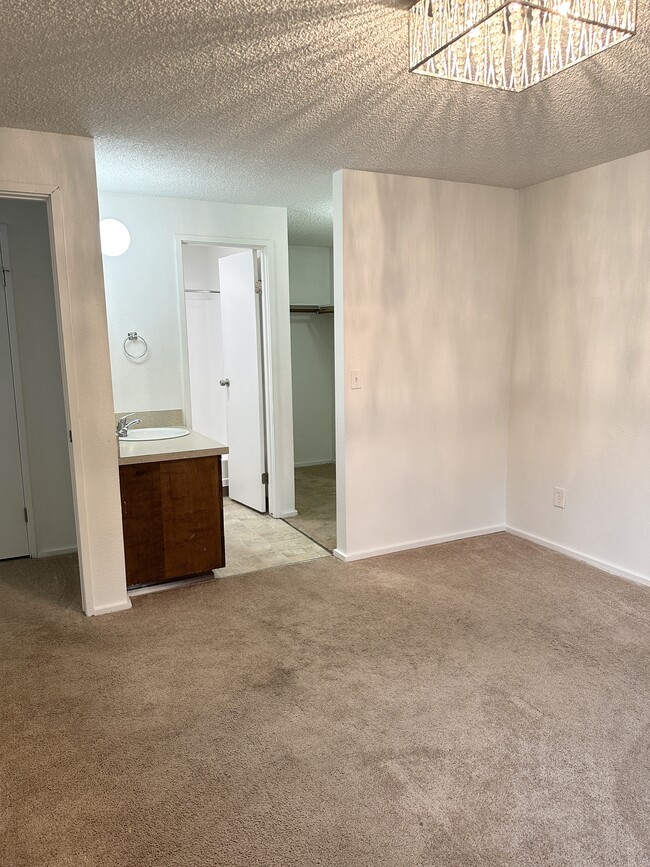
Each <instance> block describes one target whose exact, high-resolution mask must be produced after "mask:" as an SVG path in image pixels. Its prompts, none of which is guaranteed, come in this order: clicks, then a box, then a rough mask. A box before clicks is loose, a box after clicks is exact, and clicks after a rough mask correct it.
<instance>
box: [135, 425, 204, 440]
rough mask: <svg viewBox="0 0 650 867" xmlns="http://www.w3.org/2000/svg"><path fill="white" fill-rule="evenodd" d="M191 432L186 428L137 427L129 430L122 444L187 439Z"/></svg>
mask: <svg viewBox="0 0 650 867" xmlns="http://www.w3.org/2000/svg"><path fill="white" fill-rule="evenodd" d="M188 433H189V430H188V429H187V428H186V427H136V426H135V425H134V426H133V427H131V428H129V433H128V434H127V436H126V437H123V438H122V442H127V443H128V442H136V441H139V442H147V441H148V440H173V439H175V438H176V437H186V436H187V435H188Z"/></svg>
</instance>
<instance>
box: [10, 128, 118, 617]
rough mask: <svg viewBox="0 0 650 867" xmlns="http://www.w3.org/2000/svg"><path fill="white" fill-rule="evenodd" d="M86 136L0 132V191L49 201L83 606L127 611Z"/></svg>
mask: <svg viewBox="0 0 650 867" xmlns="http://www.w3.org/2000/svg"><path fill="white" fill-rule="evenodd" d="M96 191H97V181H96V177H95V159H94V150H93V143H92V140H91V139H85V138H78V137H76V136H62V135H55V134H52V133H39V132H31V131H28V130H15V129H0V194H9V195H15V194H17V193H30V194H32V195H35V196H42V197H44V198H46V199H47V201H48V203H49V210H50V218H51V232H52V235H51V237H52V239H53V248H54V256H55V267H56V290H57V304H58V314H59V323H60V328H61V336H62V350H63V360H64V365H65V378H64V383H65V391H66V394H67V400H68V425H69V427H70V429H71V430H72V437H73V445H72V446H71V454H72V464H73V492H74V500H75V517H76V522H77V541H78V548H79V559H80V568H81V587H82V596H83V606H84V610H85V611H86V613H88V614H100V613H105V612H107V611H114V610H118V609H120V608H129V607H130V602H129V599H128V596H127V594H126V578H125V573H124V545H123V542H122V517H121V509H120V493H119V478H118V468H117V445H116V440H115V424H114V420H113V419H114V414H113V401H112V393H111V372H110V363H109V354H108V340H107V330H106V308H105V303H104V284H103V279H102V263H101V252H100V246H99V213H98V207H97V192H96Z"/></svg>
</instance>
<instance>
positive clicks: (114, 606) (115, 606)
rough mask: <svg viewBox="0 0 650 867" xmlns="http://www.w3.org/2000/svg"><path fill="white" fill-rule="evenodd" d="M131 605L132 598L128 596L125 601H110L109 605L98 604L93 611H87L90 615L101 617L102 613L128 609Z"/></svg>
mask: <svg viewBox="0 0 650 867" xmlns="http://www.w3.org/2000/svg"><path fill="white" fill-rule="evenodd" d="M130 607H131V600H130V599H129V598H128V596H127V598H126V599H125V600H124V601H123V602H114V603H109V604H108V605H98V606H96V607H95V608H93V609H92V611H86V612H85V613H86V615H87V616H88V617H99V616H100V615H101V614H114V613H115V612H117V611H128V609H129V608H130Z"/></svg>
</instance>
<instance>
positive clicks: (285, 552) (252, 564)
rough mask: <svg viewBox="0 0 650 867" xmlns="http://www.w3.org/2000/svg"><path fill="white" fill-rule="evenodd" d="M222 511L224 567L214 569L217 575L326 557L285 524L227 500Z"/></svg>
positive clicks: (319, 547) (234, 573)
mask: <svg viewBox="0 0 650 867" xmlns="http://www.w3.org/2000/svg"><path fill="white" fill-rule="evenodd" d="M223 511H224V528H225V535H226V567H225V568H224V569H216V570H215V574H216V575H220V576H226V575H239V574H242V573H244V572H256V571H257V570H259V569H269V568H270V567H271V566H284V565H287V564H288V563H302V562H303V561H304V560H315V559H317V558H318V557H327V556H329V554H328V552H327V551H326V550H325V549H324V548H323V547H321V545H318V544H316V543H315V542H312V540H311V539H308V538H307V537H306V536H304V535H303V534H302V533H300V532H299V531H298V530H295V529H294V528H293V527H290V526H289V525H288V524H287V523H285V521H280V520H278V519H277V518H272V517H271V516H270V515H260V514H259V512H255V511H253V510H252V509H248V508H247V507H246V506H242V505H241V504H240V503H236V502H235V501H234V500H231V499H230V498H229V497H226V498H225V499H224V501H223Z"/></svg>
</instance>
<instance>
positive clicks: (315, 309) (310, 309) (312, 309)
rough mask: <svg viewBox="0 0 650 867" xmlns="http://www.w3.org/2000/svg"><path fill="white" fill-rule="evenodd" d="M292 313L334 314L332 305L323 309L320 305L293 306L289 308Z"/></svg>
mask: <svg viewBox="0 0 650 867" xmlns="http://www.w3.org/2000/svg"><path fill="white" fill-rule="evenodd" d="M289 311H290V312H291V313H334V307H333V306H332V305H329V306H326V307H321V306H320V305H319V304H292V305H291V306H290V307H289Z"/></svg>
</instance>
